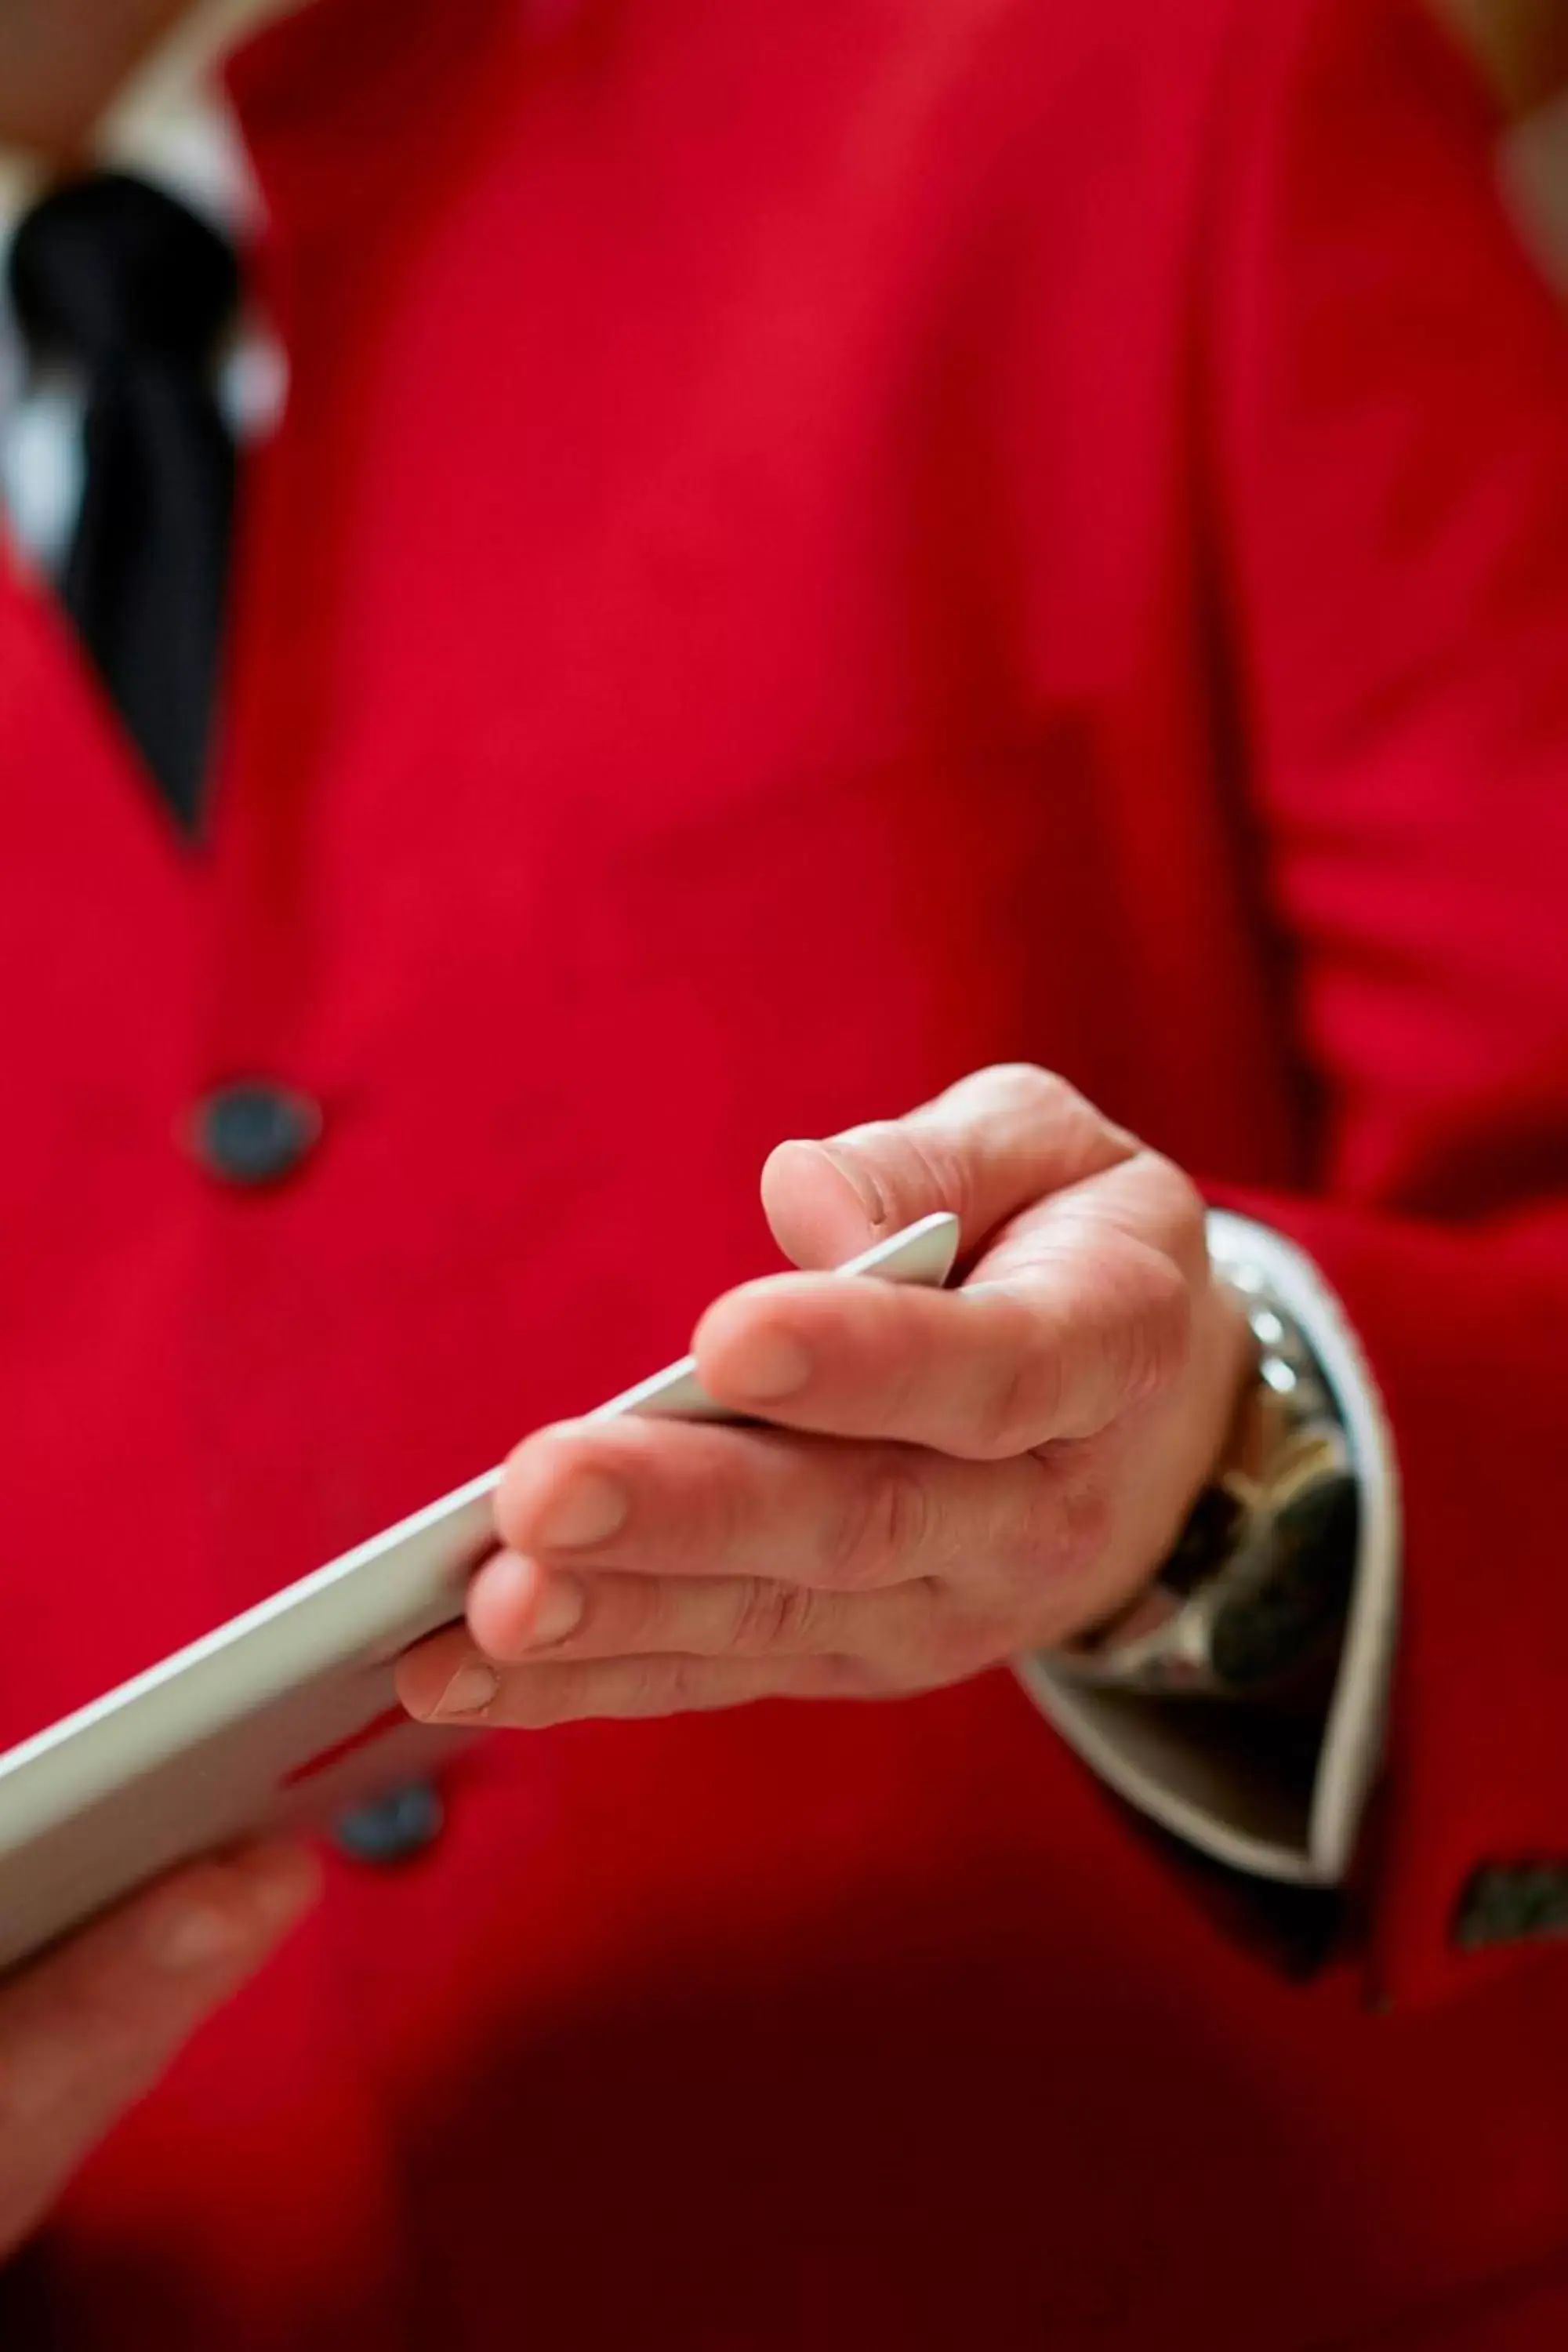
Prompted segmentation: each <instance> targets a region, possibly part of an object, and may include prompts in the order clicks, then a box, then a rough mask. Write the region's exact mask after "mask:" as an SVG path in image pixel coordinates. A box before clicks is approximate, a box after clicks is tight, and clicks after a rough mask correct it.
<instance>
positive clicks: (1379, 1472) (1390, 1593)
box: [1017, 1209, 1400, 1886]
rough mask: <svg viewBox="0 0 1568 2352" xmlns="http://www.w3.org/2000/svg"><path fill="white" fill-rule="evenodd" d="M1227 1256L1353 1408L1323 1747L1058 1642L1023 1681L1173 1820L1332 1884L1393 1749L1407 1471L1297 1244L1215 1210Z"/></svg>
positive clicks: (1170, 1823)
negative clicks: (1147, 1691) (1149, 1686)
mask: <svg viewBox="0 0 1568 2352" xmlns="http://www.w3.org/2000/svg"><path fill="white" fill-rule="evenodd" d="M1208 1229H1209V1247H1210V1251H1211V1253H1212V1255H1213V1256H1214V1258H1215V1263H1216V1265H1219V1266H1221V1267H1222V1268H1224V1267H1225V1266H1226V1265H1227V1263H1232V1262H1237V1263H1246V1264H1251V1265H1256V1266H1257V1267H1258V1269H1259V1271H1260V1272H1261V1273H1262V1274H1263V1276H1265V1278H1266V1279H1267V1281H1268V1284H1269V1286H1270V1287H1271V1288H1272V1289H1273V1290H1274V1291H1275V1292H1276V1293H1277V1295H1278V1296H1279V1299H1280V1301H1281V1302H1282V1304H1283V1305H1284V1306H1285V1307H1288V1308H1289V1311H1290V1313H1291V1314H1292V1315H1293V1316H1294V1317H1295V1318H1296V1320H1297V1322H1298V1323H1299V1324H1300V1328H1301V1330H1302V1332H1303V1333H1304V1334H1305V1336H1306V1338H1307V1339H1308V1341H1309V1342H1310V1346H1311V1347H1312V1349H1313V1350H1314V1352H1315V1354H1316V1356H1317V1359H1318V1361H1319V1363H1320V1364H1321V1367H1322V1370H1323V1372H1324V1373H1325V1375H1326V1377H1327V1379H1328V1381H1329V1384H1330V1386H1331V1389H1332V1390H1333V1392H1334V1395H1335V1397H1336V1399H1337V1401H1338V1402H1339V1405H1340V1408H1341V1410H1342V1413H1343V1415H1344V1420H1345V1427H1346V1433H1347V1438H1348V1443H1349V1447H1350V1454H1351V1460H1352V1465H1353V1467H1354V1470H1355V1474H1356V1483H1357V1487H1358V1491H1359V1496H1360V1531H1359V1538H1358V1542H1357V1548H1356V1561H1355V1570H1354V1575H1353V1579H1352V1588H1351V1597H1350V1604H1349V1608H1348V1611H1347V1613H1346V1618H1345V1629H1344V1636H1343V1640H1342V1644H1341V1649H1340V1658H1339V1665H1338V1669H1337V1672H1336V1675H1335V1681H1334V1687H1333V1693H1332V1696H1331V1699H1330V1701H1329V1706H1328V1710H1327V1713H1326V1715H1325V1717H1324V1718H1323V1725H1322V1730H1321V1738H1319V1741H1318V1743H1317V1747H1316V1749H1315V1751H1314V1752H1312V1753H1311V1754H1310V1756H1308V1757H1307V1758H1306V1759H1302V1758H1301V1756H1300V1752H1299V1749H1298V1748H1297V1746H1296V1743H1295V1742H1293V1741H1286V1740H1282V1741H1280V1742H1279V1743H1278V1745H1276V1744H1275V1743H1273V1742H1271V1741H1270V1740H1269V1739H1268V1737H1267V1728H1266V1720H1265V1723H1264V1725H1263V1726H1262V1727H1260V1721H1259V1717H1258V1716H1257V1715H1256V1714H1255V1713H1253V1714H1242V1713H1240V1712H1238V1711H1237V1709H1235V1708H1234V1707H1232V1706H1230V1705H1229V1704H1228V1703H1227V1702H1226V1701H1224V1700H1218V1701H1215V1700H1207V1701H1205V1700H1202V1699H1158V1698H1145V1697H1141V1696H1135V1695H1133V1694H1131V1693H1129V1692H1125V1691H1110V1690H1094V1689H1089V1688H1087V1687H1085V1686H1084V1685H1079V1684H1077V1683H1075V1682H1073V1681H1071V1680H1070V1679H1069V1677H1068V1675H1065V1674H1064V1673H1062V1672H1061V1670H1060V1669H1059V1668H1058V1666H1056V1665H1055V1664H1053V1662H1052V1660H1051V1657H1050V1655H1049V1654H1048V1653H1044V1652H1041V1653H1036V1654H1031V1655H1029V1656H1026V1657H1024V1658H1021V1659H1019V1660H1018V1661H1017V1673H1018V1676H1019V1679H1020V1681H1021V1682H1022V1683H1023V1685H1024V1687H1025V1689H1026V1691H1027V1692H1028V1693H1029V1696H1031V1697H1032V1698H1033V1699H1034V1700H1035V1702H1036V1704H1037V1706H1039V1707H1040V1708H1041V1710H1042V1711H1043V1712H1044V1713H1045V1714H1046V1715H1047V1717H1049V1718H1050V1720H1051V1722H1052V1723H1053V1724H1054V1725H1055V1726H1056V1727H1057V1729H1058V1731H1059V1732H1060V1734H1061V1735H1062V1738H1064V1739H1065V1740H1066V1741H1067V1742H1068V1746H1069V1747H1071V1748H1075V1749H1076V1750H1077V1752H1078V1754H1079V1756H1080V1757H1082V1759H1083V1760H1084V1762H1085V1763H1086V1764H1088V1765H1089V1767H1090V1769H1092V1770H1093V1771H1095V1772H1096V1773H1098V1774H1099V1776H1100V1779H1101V1780H1104V1781H1105V1782H1106V1784H1107V1785H1108V1786H1109V1787H1110V1788H1112V1789H1114V1790H1116V1792H1117V1794H1118V1795H1119V1796H1121V1797H1123V1798H1125V1799H1126V1801H1128V1803H1130V1804H1131V1805H1134V1806H1136V1807H1137V1809H1138V1810H1139V1811H1141V1812H1142V1813H1146V1814H1148V1815H1149V1817H1150V1818H1151V1819H1152V1820H1153V1821H1156V1822H1159V1823H1160V1824H1161V1826H1162V1827H1163V1828H1164V1829H1167V1830H1170V1831H1172V1832H1174V1834H1175V1835H1176V1836H1177V1837H1180V1838H1182V1839H1184V1840H1185V1842H1186V1843H1188V1844H1189V1845H1193V1846H1196V1847H1198V1848H1199V1849H1200V1850H1201V1851H1202V1852H1203V1853H1207V1854H1211V1855H1213V1856H1214V1858H1215V1860H1216V1861H1218V1862H1223V1863H1228V1864H1230V1866H1231V1867H1232V1868H1233V1869H1236V1870H1242V1871H1247V1872H1248V1873H1250V1874H1252V1875H1254V1876H1256V1877H1259V1878H1272V1879H1279V1880H1284V1881H1287V1882H1289V1883H1290V1884H1293V1885H1302V1886H1333V1885H1338V1884H1339V1883H1340V1881H1341V1880H1342V1878H1343V1877H1344V1876H1345V1874H1346V1872H1347V1870H1348V1869H1349V1866H1350V1862H1351V1857H1352V1853H1353V1851H1354V1847H1355V1842H1356V1837H1357V1833H1358V1832H1359V1830H1360V1827H1361V1822H1362V1816H1363V1811H1364V1810H1365V1806H1366V1800H1367V1796H1368V1793H1369V1791H1370V1790H1371V1787H1372V1783H1373V1778H1374V1776H1375V1774H1376V1770H1377V1765H1378V1760H1379V1758H1380V1756H1381V1753H1382V1748H1383V1733H1384V1720H1385V1717H1386V1713H1387V1704H1388V1685H1389V1679H1390V1675H1391V1672H1392V1668H1393V1661H1394V1643H1395V1640H1396V1638H1397V1633H1398V1617H1399V1578H1400V1512H1399V1470H1398V1463H1397V1459H1396V1456H1395V1454H1394V1438H1393V1433H1392V1431H1391V1430H1390V1428H1389V1424H1388V1417H1387V1414H1386V1412H1384V1405H1383V1401H1382V1398H1381V1397H1380V1396H1379V1394H1378V1391H1377V1387H1376V1384H1375V1382H1374V1381H1373V1377H1372V1373H1371V1371H1370V1370H1369V1369H1368V1366H1367V1363H1366V1360H1365V1358H1364V1357H1363V1354H1362V1351H1361V1348H1360V1346H1359V1344H1358V1343H1357V1340H1356V1338H1355V1335H1354V1333H1353V1332H1352V1328H1351V1326H1350V1324H1349V1321H1348V1320H1347V1318H1346V1316H1345V1312H1344V1309H1343V1307H1342V1306H1341V1304H1340V1301H1339V1299H1338V1298H1337V1297H1335V1295H1334V1293H1333V1291H1332V1290H1331V1289H1330V1287H1329V1286H1328V1284H1327V1283H1326V1282H1325V1281H1324V1279H1323V1277H1322V1276H1321V1273H1320V1272H1319V1271H1318V1268H1317V1266H1316V1265H1314V1264H1313V1262H1312V1260H1311V1259H1310V1257H1308V1255H1306V1253H1305V1252H1304V1251H1303V1250H1300V1249H1298V1248H1297V1247H1296V1245H1295V1244H1294V1243H1293V1242H1288V1241H1286V1240H1285V1239H1284V1238H1283V1236H1282V1235H1280V1234H1276V1233H1274V1232H1272V1231H1271V1230H1270V1229H1269V1228H1268V1227H1267V1226H1264V1225H1258V1224H1254V1223H1252V1221H1251V1220H1250V1219H1249V1218H1246V1217H1237V1216H1233V1215H1232V1214H1231V1213H1229V1212H1228V1211H1226V1210H1221V1209H1214V1210H1211V1211H1210V1213H1209V1220H1208Z"/></svg>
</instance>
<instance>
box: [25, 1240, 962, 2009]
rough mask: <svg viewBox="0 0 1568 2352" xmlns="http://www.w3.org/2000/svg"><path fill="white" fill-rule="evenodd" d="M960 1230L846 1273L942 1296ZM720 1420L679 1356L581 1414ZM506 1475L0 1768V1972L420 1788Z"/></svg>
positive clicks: (455, 1740)
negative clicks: (419, 1678)
mask: <svg viewBox="0 0 1568 2352" xmlns="http://www.w3.org/2000/svg"><path fill="white" fill-rule="evenodd" d="M957 1247H958V1220H957V1218H956V1217H951V1216H946V1215H938V1216H932V1217H924V1218H922V1219H921V1222H920V1223H918V1224H914V1225H910V1226H909V1227H907V1228H906V1230H905V1231H904V1232H903V1233H901V1234H894V1235H893V1236H892V1237H891V1239H890V1240H889V1241H885V1242H880V1243H879V1244H878V1245H877V1246H876V1248H875V1249H870V1250H868V1251H867V1252H866V1253H865V1255H863V1256H861V1257H858V1258H854V1259H852V1260H851V1261H850V1263H849V1264H848V1265H844V1266H841V1267H840V1268H839V1269H838V1271H839V1272H840V1273H841V1274H845V1275H867V1274H870V1275H878V1276H881V1277H882V1278H883V1279H884V1280H887V1281H894V1282H921V1283H928V1284H931V1285H933V1286H935V1285H940V1284H941V1283H943V1282H945V1281H946V1279H947V1277H948V1275H949V1274H950V1272H951V1271H952V1262H953V1257H954V1254H955V1252H956V1250H957ZM623 1412H638V1413H657V1414H664V1415H675V1416H679V1417H681V1418H684V1419H687V1420H710V1421H722V1420H727V1419H730V1418H731V1416H730V1415H729V1414H727V1413H726V1412H725V1411H724V1409H723V1408H722V1407H721V1406H720V1405H716V1404H715V1403H714V1402H713V1400H712V1399H711V1398H710V1396H708V1395H707V1394H706V1393H705V1391H703V1389H702V1387H701V1385H700V1382H699V1381H698V1379H697V1376H696V1370H695V1364H694V1360H693V1359H692V1358H691V1357H690V1356H687V1357H685V1358H683V1359H682V1360H681V1361H680V1362H679V1363H678V1364H671V1365H670V1366H669V1367H668V1370H665V1371H662V1372H656V1373H655V1374H654V1375H653V1377H652V1378H651V1379H650V1380H646V1381H639V1382H638V1384H637V1387H636V1388H631V1389H627V1390H626V1391H625V1392H624V1393H623V1394H622V1395H620V1396H617V1397H613V1398H612V1399H611V1400H610V1402H609V1403H608V1404H604V1405H601V1406H599V1408H598V1410H597V1412H595V1414H594V1415H592V1416H591V1418H593V1419H595V1420H597V1419H600V1418H604V1417H607V1416H609V1415H612V1414H616V1413H623ZM499 1479H500V1471H499V1470H491V1471H488V1472H487V1473H486V1474H485V1475H484V1476H483V1477H482V1478H475V1479H473V1480H472V1481H471V1482H470V1484H469V1485H468V1486H459V1487H458V1489H457V1491H456V1493H454V1494H451V1495H447V1496H443V1497H442V1499H441V1500H440V1501H439V1502H438V1503H431V1504H429V1505H428V1506H427V1507H426V1509H424V1510H422V1511H416V1513H415V1514H414V1517H412V1518H408V1519H404V1520H403V1521H402V1522H401V1523H400V1524H399V1525H398V1526H397V1527H395V1528H388V1529H387V1531H386V1533H385V1534H384V1535H379V1536H374V1537H373V1538H371V1540H370V1541H369V1542H368V1543H363V1544H360V1545H358V1546H357V1547H356V1548H355V1549H354V1550H353V1551H351V1552H345V1553H344V1555H343V1557H342V1559H335V1560H333V1561H331V1563H330V1565H329V1566H327V1567H326V1568H321V1569H318V1570H316V1571H315V1573H314V1574H313V1575H311V1576H307V1577H303V1578H301V1579H300V1581H299V1582H298V1583H297V1584H290V1585H287V1586H285V1588H284V1589H283V1591H280V1592H276V1593H274V1594H273V1595H272V1597H271V1598H270V1599H269V1600H267V1601H262V1602H260V1603H259V1605H258V1607H256V1608H254V1609H248V1610H247V1611H246V1612H245V1613H244V1615H243V1616H239V1617H235V1618H233V1619H231V1620H230V1622H228V1623H227V1624H226V1625H220V1626H219V1627H218V1629H217V1631H216V1633H208V1634H206V1635H205V1637H204V1639H202V1640H201V1641H199V1642H194V1643H192V1644H191V1645H190V1647H189V1648H188V1649H184V1650H179V1651H176V1652H175V1653H174V1655H173V1656H172V1657H167V1658H165V1659H163V1662H162V1664H159V1665H155V1666H153V1667H151V1668H150V1669H149V1670H148V1672H147V1673H146V1674H143V1675H137V1676H136V1678H135V1679H134V1681H132V1682H128V1683H123V1684H121V1686H120V1688H119V1689H118V1690H113V1691H110V1693H109V1694H108V1696H106V1697H103V1698H100V1699H95V1700H94V1701H93V1703H92V1705H91V1706H85V1707H82V1708H81V1709H80V1710H79V1712H78V1713H77V1714H75V1715H70V1716H67V1717H65V1718H64V1720H63V1721H61V1722H59V1723H57V1724H54V1725H52V1726H51V1727H50V1728H49V1729H48V1730H47V1731H41V1732H39V1733H38V1734H37V1738H32V1739H28V1740H26V1741H24V1743H23V1744H22V1746H21V1747H19V1748H12V1749H11V1751H10V1753H9V1754H8V1755H5V1756H0V1969H5V1968H8V1967H10V1966H12V1965H13V1964H14V1963H15V1962H16V1961H17V1960H19V1959H21V1958H24V1957H25V1956H26V1954H27V1953H29V1952H33V1951H36V1950H37V1949H38V1948H40V1947H41V1946H43V1945H45V1944H47V1943H49V1942H50V1941H52V1940H53V1938H54V1937H57V1936H59V1935H62V1934H63V1933H64V1932H65V1931H66V1930H67V1929H68V1928H69V1927H75V1926H76V1925H78V1924H79V1922H80V1921H82V1920H84V1919H86V1918H88V1917H89V1916H91V1914H92V1913H93V1912H95V1911H98V1910H100V1909H101V1908H102V1907H103V1906H104V1905H106V1904H108V1903H111V1902H113V1901H114V1900H115V1899H116V1898H117V1897H118V1896H120V1895H124V1894H127V1893H129V1892H130V1890H131V1889H132V1887H135V1886H137V1885H140V1884H141V1883H142V1880H143V1879H147V1878H151V1877H153V1875H154V1874H156V1873H158V1872H159V1871H162V1870H166V1869H168V1868H170V1867H171V1866H172V1865H173V1864H175V1863H179V1862H183V1861H185V1860H188V1859H189V1858H190V1857H192V1856H193V1855H195V1854H198V1853H205V1852H208V1851H209V1850H211V1849H212V1848H214V1847H216V1846H221V1845H225V1844H227V1843H230V1842H231V1841H233V1840H234V1839H236V1838H238V1837H241V1836H244V1835H246V1834H248V1833H249V1832H255V1831H258V1830H263V1829H280V1828H293V1827H298V1826H301V1825H303V1824H305V1823H307V1822H311V1821H317V1820H321V1818H323V1817H330V1816H331V1815H332V1814H333V1813H336V1812H338V1811H341V1810H342V1808H343V1807H345V1806H349V1805H353V1804H358V1803H361V1802H363V1801H366V1800H367V1799H369V1798H371V1797H374V1795H375V1794H376V1793H377V1792H378V1790H385V1789H387V1788H391V1787H395V1786H396V1785H397V1784H398V1783H399V1782H400V1781H404V1780H417V1779H421V1778H423V1777H425V1776H426V1775H427V1774H428V1773H429V1772H430V1770H431V1769H432V1767H433V1765H434V1764H435V1763H436V1762H437V1760H438V1759H439V1758H440V1757H441V1755H442V1754H443V1752H445V1751H447V1750H449V1749H451V1748H454V1747H456V1746H459V1745H462V1744H463V1743H464V1742H466V1741H467V1740H468V1739H469V1738H472V1737H473V1734H472V1733H471V1732H465V1731H456V1732H454V1731H440V1730H435V1729H432V1728H431V1727H429V1726H427V1725H424V1724H416V1723H414V1722H412V1721H411V1720H410V1719H409V1717H407V1716H405V1714H404V1712H403V1710H402V1708H401V1707H400V1706H398V1704H397V1701H396V1696H395V1692H394V1688H393V1680H392V1669H393V1663H394V1661H395V1659H396V1657H397V1656H398V1654H399V1653H400V1652H402V1651H403V1650H405V1649H406V1648H407V1647H408V1645H409V1644H410V1643H413V1642H417V1641H419V1640H421V1639H422V1638H423V1636H424V1635H425V1634H426V1633H434V1632H435V1630H436V1628H437V1626H439V1625H445V1624H449V1623H450V1622H452V1620H453V1619H454V1618H456V1617H458V1616H460V1615H461V1613H462V1606H463V1591H464V1588H465V1586H466V1584H467V1582H468V1577H469V1575H470V1573H471V1572H472V1570H474V1568H475V1567H477V1566H478V1564H479V1560H480V1559H483V1557H484V1556H485V1554H486V1553H487V1552H488V1551H489V1549H491V1547H492V1546H493V1544H494V1541H495V1530H494V1527H493V1523H492V1518H491V1497H492V1496H493V1494H494V1491H495V1488H496V1486H497V1483H498V1481H499Z"/></svg>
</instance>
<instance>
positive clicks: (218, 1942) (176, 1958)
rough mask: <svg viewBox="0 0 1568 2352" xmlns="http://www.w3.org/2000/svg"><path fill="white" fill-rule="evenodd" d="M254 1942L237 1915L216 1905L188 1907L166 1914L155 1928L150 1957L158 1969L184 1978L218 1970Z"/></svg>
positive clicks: (187, 1904) (151, 1938)
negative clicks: (198, 1970)
mask: <svg viewBox="0 0 1568 2352" xmlns="http://www.w3.org/2000/svg"><path fill="white" fill-rule="evenodd" d="M253 1940H254V1939H253V1938H252V1937H249V1936H247V1934H246V1931H245V1927H244V1924H243V1921H242V1920H241V1919H240V1918H239V1917H238V1916H237V1915H236V1914H235V1913H233V1912H230V1911H224V1910H220V1909H219V1907H218V1906H217V1905H216V1904H215V1903H184V1904H181V1905H179V1906H177V1907H176V1908H174V1909H173V1910H170V1911H165V1912H164V1913H163V1915H162V1916H161V1917H160V1918H159V1919H158V1920H157V1921H156V1922H155V1924H154V1925H153V1928H152V1930H151V1932H150V1934H149V1937H148V1947H149V1957H150V1958H152V1960H153V1963H154V1965H155V1966H157V1967H158V1968H161V1969H169V1970H170V1971H171V1972H172V1973H173V1974H176V1975H184V1974H186V1973H188V1972H190V1971H192V1970H194V1969H212V1968H216V1966H217V1964H218V1962H219V1961H220V1960H228V1959H233V1958H235V1957H236V1956H237V1954H238V1953H239V1952H240V1951H241V1950H242V1949H243V1948H244V1947H245V1946H246V1945H247V1943H249V1942H251V1941H253Z"/></svg>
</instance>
